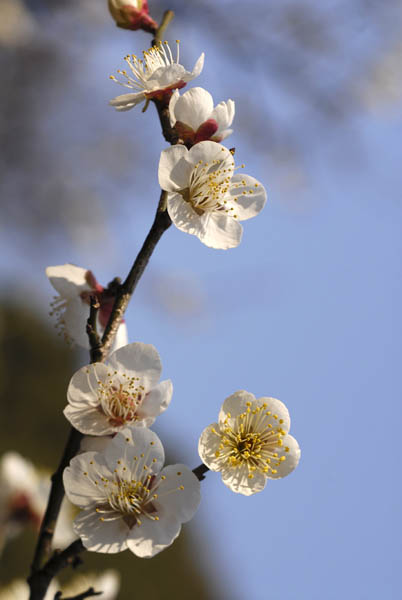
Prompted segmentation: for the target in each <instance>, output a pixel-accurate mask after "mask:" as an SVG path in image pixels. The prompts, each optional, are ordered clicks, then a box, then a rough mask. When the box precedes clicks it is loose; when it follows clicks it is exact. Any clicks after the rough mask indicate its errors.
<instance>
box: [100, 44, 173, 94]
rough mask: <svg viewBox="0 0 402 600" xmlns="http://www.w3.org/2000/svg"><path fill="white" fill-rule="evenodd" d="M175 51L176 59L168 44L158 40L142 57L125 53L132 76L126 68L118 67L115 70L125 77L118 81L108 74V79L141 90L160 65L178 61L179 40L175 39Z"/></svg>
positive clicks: (144, 88)
mask: <svg viewBox="0 0 402 600" xmlns="http://www.w3.org/2000/svg"><path fill="white" fill-rule="evenodd" d="M176 44H177V52H176V59H174V58H173V55H172V51H171V49H170V47H169V44H168V43H167V42H166V41H165V42H163V43H162V42H159V44H158V45H157V46H152V48H149V49H148V50H144V51H143V53H142V54H143V58H138V57H137V56H136V55H135V54H131V55H127V56H125V57H124V60H125V61H126V63H127V65H128V67H129V69H130V71H131V73H132V75H133V76H134V78H133V77H132V76H131V75H130V74H129V73H127V71H126V70H121V69H119V70H118V71H117V72H118V73H119V75H122V76H123V77H124V78H125V79H124V80H123V81H119V80H118V79H117V78H116V77H115V76H114V75H110V79H112V80H113V81H115V82H116V83H118V84H120V85H122V86H123V87H127V88H130V89H136V90H138V91H143V90H146V89H147V88H148V86H147V81H148V80H149V79H150V78H151V76H152V75H153V73H155V71H157V69H159V68H160V67H169V66H170V65H173V64H178V62H179V46H180V41H179V40H176Z"/></svg>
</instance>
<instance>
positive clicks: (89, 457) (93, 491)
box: [63, 452, 111, 508]
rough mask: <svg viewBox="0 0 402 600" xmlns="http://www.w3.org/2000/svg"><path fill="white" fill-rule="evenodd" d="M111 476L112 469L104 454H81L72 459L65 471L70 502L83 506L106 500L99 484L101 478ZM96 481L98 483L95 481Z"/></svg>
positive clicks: (64, 480) (64, 481)
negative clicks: (107, 463)
mask: <svg viewBox="0 0 402 600" xmlns="http://www.w3.org/2000/svg"><path fill="white" fill-rule="evenodd" d="M85 473H86V475H85ZM110 476H111V473H110V469H109V468H108V467H107V465H106V462H105V460H104V458H103V457H102V454H99V453H97V452H85V453H84V454H79V455H78V456H75V457H74V458H73V459H72V460H71V462H70V466H69V467H67V468H66V469H64V472H63V483H64V489H65V492H66V496H67V498H68V499H69V500H70V502H72V503H73V504H76V505H77V506H79V507H81V508H84V507H89V506H94V505H95V504H97V503H99V502H102V500H103V501H104V500H105V492H104V491H103V488H101V486H100V485H99V481H100V478H101V477H106V478H108V477H110ZM96 481H97V482H98V484H96V483H95V482H96Z"/></svg>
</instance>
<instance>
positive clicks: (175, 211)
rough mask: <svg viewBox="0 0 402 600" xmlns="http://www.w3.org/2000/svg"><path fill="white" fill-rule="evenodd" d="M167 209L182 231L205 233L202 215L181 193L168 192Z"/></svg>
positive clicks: (198, 234)
mask: <svg viewBox="0 0 402 600" xmlns="http://www.w3.org/2000/svg"><path fill="white" fill-rule="evenodd" d="M197 146H199V144H197ZM167 210H168V213H169V217H170V218H171V219H172V222H173V224H174V225H176V227H177V229H180V231H184V232H185V233H190V234H191V235H196V236H197V237H199V236H200V235H201V234H202V233H203V225H202V221H201V217H200V216H199V215H197V213H196V212H195V211H194V209H193V208H192V206H191V205H190V204H189V203H188V202H185V200H184V199H183V196H182V195H181V194H177V193H174V192H171V193H169V194H168V197H167Z"/></svg>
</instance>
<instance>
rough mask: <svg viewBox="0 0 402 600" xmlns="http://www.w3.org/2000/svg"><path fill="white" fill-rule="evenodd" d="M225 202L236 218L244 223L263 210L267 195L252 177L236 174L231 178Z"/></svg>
mask: <svg viewBox="0 0 402 600" xmlns="http://www.w3.org/2000/svg"><path fill="white" fill-rule="evenodd" d="M225 200H227V201H228V202H227V206H228V207H233V209H234V210H233V211H232V212H234V213H235V214H237V218H238V219H239V220H240V221H244V220H245V219H251V218H252V217H255V216H256V215H258V213H259V212H260V211H261V210H262V209H263V208H264V205H265V203H266V201H267V193H266V191H265V188H264V187H263V186H262V185H261V183H260V182H259V181H257V179H254V177H250V175H243V174H241V173H236V175H233V177H232V180H231V182H230V187H229V193H228V195H227V196H226V198H225Z"/></svg>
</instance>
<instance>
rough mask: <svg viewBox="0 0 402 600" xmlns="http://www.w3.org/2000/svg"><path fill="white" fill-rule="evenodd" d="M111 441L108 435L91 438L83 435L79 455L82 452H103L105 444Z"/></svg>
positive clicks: (91, 436)
mask: <svg viewBox="0 0 402 600" xmlns="http://www.w3.org/2000/svg"><path fill="white" fill-rule="evenodd" d="M111 439H112V436H110V435H103V436H93V435H84V437H83V438H82V440H81V443H80V453H82V452H103V451H104V449H105V448H106V446H107V444H108V443H109V442H110V440H111Z"/></svg>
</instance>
